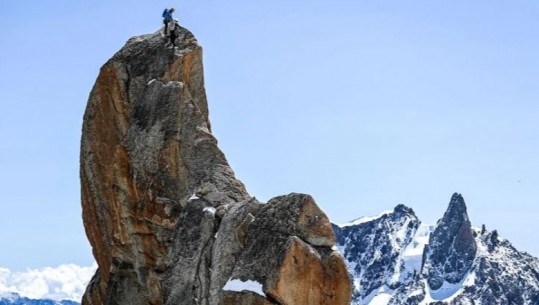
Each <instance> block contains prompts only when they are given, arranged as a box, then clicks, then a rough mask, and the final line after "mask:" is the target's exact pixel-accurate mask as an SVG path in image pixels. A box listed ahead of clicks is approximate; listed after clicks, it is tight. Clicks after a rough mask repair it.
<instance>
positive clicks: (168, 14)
mask: <svg viewBox="0 0 539 305" xmlns="http://www.w3.org/2000/svg"><path fill="white" fill-rule="evenodd" d="M174 11H176V9H175V8H173V7H171V8H169V9H168V8H166V9H165V10H164V11H163V23H164V24H165V36H166V35H167V30H168V24H169V23H170V22H171V21H172V13H174Z"/></svg>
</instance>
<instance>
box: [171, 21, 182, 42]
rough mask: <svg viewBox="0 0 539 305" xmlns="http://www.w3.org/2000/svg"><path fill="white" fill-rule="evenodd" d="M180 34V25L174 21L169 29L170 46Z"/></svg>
mask: <svg viewBox="0 0 539 305" xmlns="http://www.w3.org/2000/svg"><path fill="white" fill-rule="evenodd" d="M178 36H180V25H179V24H178V23H177V22H174V25H173V26H172V28H171V29H170V43H172V47H175V46H176V38H178Z"/></svg>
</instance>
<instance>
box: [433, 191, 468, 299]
mask: <svg viewBox="0 0 539 305" xmlns="http://www.w3.org/2000/svg"><path fill="white" fill-rule="evenodd" d="M476 252H477V244H476V242H475V239H474V236H473V231H472V226H471V223H470V220H469V218H468V214H467V211H466V204H465V202H464V198H463V197H462V195H460V194H457V193H455V194H453V196H452V197H451V201H450V202H449V207H448V208H447V210H446V212H445V214H444V216H443V218H442V219H441V220H440V221H438V225H437V227H436V229H435V230H434V232H433V233H432V235H431V236H430V240H429V246H428V248H427V251H426V252H425V264H424V266H425V270H424V272H426V273H427V274H428V283H429V285H430V287H431V288H432V289H434V290H436V289H439V288H440V287H441V286H442V285H443V284H444V282H448V283H450V284H455V283H458V282H459V281H461V280H462V279H463V278H464V276H465V275H466V273H467V272H468V270H469V269H470V267H471V266H472V263H473V260H474V258H475V254H476Z"/></svg>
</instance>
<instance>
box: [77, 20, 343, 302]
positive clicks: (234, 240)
mask: <svg viewBox="0 0 539 305" xmlns="http://www.w3.org/2000/svg"><path fill="white" fill-rule="evenodd" d="M167 40H168V39H167V38H165V37H163V36H162V35H161V34H160V32H156V33H154V34H150V35H143V36H138V37H134V38H131V39H130V40H128V42H127V43H126V45H125V46H124V47H123V48H122V49H121V50H120V51H119V52H118V53H116V54H115V55H114V56H113V57H112V58H111V59H110V60H109V61H108V62H107V63H105V65H104V66H103V67H102V68H101V71H100V73H99V76H98V78H97V81H96V83H95V85H94V88H93V89H92V91H91V93H90V97H89V101H88V105H87V108H86V112H85V115H84V121H83V130H82V139H81V155H80V177H81V188H82V191H81V192H82V208H83V220H84V226H85V230H86V234H87V236H88V239H89V241H90V243H91V245H92V249H93V253H94V256H95V258H96V260H97V263H98V266H99V268H98V270H97V272H96V274H95V276H94V277H93V279H92V280H91V282H90V284H89V285H88V288H87V290H86V293H85V295H84V297H83V300H82V302H83V304H88V305H89V304H96V305H99V304H114V305H116V304H117V305H122V304H126V305H127V304H129V305H138V304H140V305H142V304H144V305H147V304H152V305H161V304H171V305H172V304H174V305H177V304H186V305H193V304H204V305H214V304H238V305H242V304H287V305H294V304H298V305H299V304H313V305H314V304H327V305H329V304H332V305H340V304H342V305H344V304H349V300H350V294H351V288H350V281H349V278H348V274H347V272H346V268H345V265H344V261H343V258H342V256H341V255H340V254H339V253H338V251H335V250H334V249H335V247H334V245H335V236H334V234H333V231H332V230H331V225H330V223H329V220H328V218H327V216H326V215H325V214H324V213H323V212H322V211H321V210H320V209H319V208H318V206H317V205H316V203H315V202H314V200H313V198H312V197H310V196H308V195H304V194H290V195H287V196H281V197H276V198H274V199H272V200H270V201H269V202H268V203H267V204H261V203H259V202H258V201H257V200H256V199H255V198H254V197H251V196H250V195H249V194H248V192H247V190H246V188H245V187H244V185H243V183H242V182H240V181H239V180H237V179H236V178H235V176H234V172H233V171H232V169H231V168H230V166H229V164H228V162H227V160H226V158H225V155H224V154H223V153H222V152H221V150H220V149H219V148H218V146H217V140H216V139H215V137H214V136H213V135H212V133H211V125H210V122H209V119H208V104H207V101H206V94H205V89H204V76H203V69H202V48H201V47H200V46H199V45H198V43H197V41H196V39H195V38H194V36H193V35H192V34H191V32H189V31H188V30H186V29H181V31H180V36H179V38H178V42H179V47H178V48H176V49H172V48H167V47H166V43H167Z"/></svg>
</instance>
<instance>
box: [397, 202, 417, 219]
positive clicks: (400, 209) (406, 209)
mask: <svg viewBox="0 0 539 305" xmlns="http://www.w3.org/2000/svg"><path fill="white" fill-rule="evenodd" d="M393 211H394V212H395V213H397V214H407V215H411V216H414V217H415V216H416V215H415V212H414V210H413V209H412V208H410V207H408V206H405V205H404V204H399V205H397V206H396V207H395V208H394V209H393Z"/></svg>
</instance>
